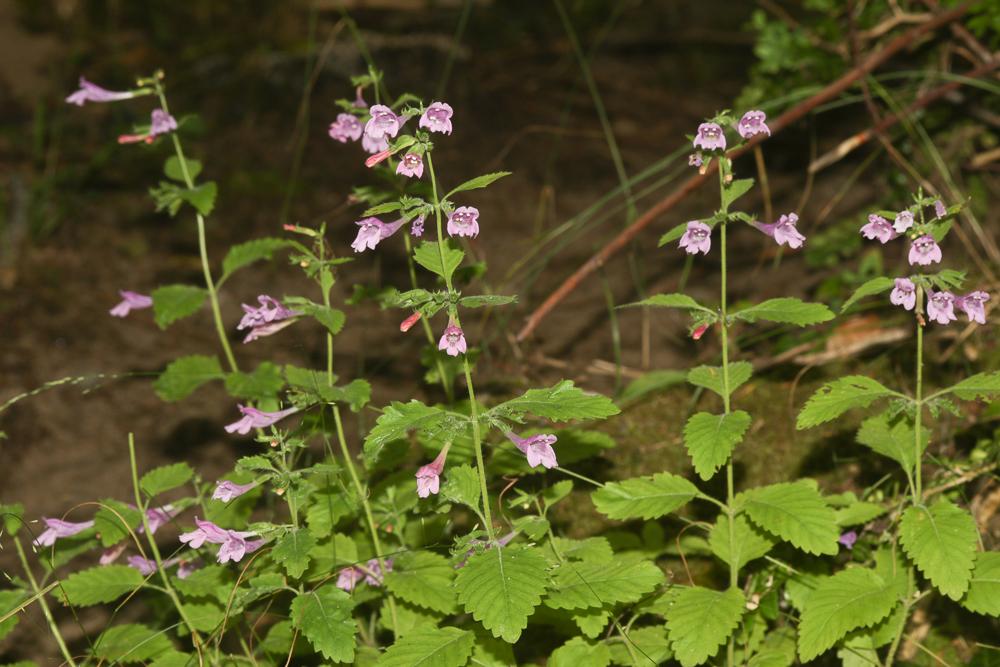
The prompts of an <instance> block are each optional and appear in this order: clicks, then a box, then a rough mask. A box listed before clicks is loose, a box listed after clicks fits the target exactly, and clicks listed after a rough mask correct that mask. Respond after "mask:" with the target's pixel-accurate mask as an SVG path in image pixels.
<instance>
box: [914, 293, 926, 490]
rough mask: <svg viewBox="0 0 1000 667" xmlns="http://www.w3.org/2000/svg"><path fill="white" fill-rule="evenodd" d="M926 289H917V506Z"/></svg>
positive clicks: (915, 463)
mask: <svg viewBox="0 0 1000 667" xmlns="http://www.w3.org/2000/svg"><path fill="white" fill-rule="evenodd" d="M923 302H924V289H923V288H922V287H918V288H917V307H916V309H915V310H916V313H917V369H916V370H917V395H916V411H915V413H914V416H913V467H914V471H913V478H914V482H915V484H914V486H915V488H914V497H913V504H914V505H917V504H919V503H921V502H923V486H922V484H923V482H922V474H921V468H922V466H921V465H920V459H921V454H922V452H921V451H920V429H921V421H922V419H923V411H924V400H923V393H924V324H923V315H922V314H921V313H922V311H923V305H924V303H923Z"/></svg>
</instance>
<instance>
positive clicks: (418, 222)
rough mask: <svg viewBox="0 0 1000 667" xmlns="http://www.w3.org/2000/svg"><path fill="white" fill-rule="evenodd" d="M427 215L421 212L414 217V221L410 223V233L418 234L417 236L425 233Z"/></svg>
mask: <svg viewBox="0 0 1000 667" xmlns="http://www.w3.org/2000/svg"><path fill="white" fill-rule="evenodd" d="M426 217H427V216H426V215H424V214H423V213H421V214H420V215H418V216H417V217H415V218H414V219H413V223H412V224H411V225H410V234H411V235H413V236H416V237H417V238H419V237H421V236H423V235H424V219H425V218H426Z"/></svg>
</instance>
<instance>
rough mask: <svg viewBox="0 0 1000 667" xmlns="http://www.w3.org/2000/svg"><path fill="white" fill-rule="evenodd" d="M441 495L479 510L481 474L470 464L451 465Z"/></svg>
mask: <svg viewBox="0 0 1000 667" xmlns="http://www.w3.org/2000/svg"><path fill="white" fill-rule="evenodd" d="M446 475H447V477H446V480H445V483H444V486H442V487H441V496H442V497H443V498H445V499H447V500H449V501H451V502H453V503H462V504H463V505H465V506H467V507H471V508H472V509H473V510H475V511H477V512H478V511H479V496H480V490H479V474H478V473H477V472H476V469H475V468H473V467H472V466H470V465H459V466H449V467H448V469H447V471H446Z"/></svg>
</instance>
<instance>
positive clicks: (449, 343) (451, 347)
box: [438, 322, 467, 357]
mask: <svg viewBox="0 0 1000 667" xmlns="http://www.w3.org/2000/svg"><path fill="white" fill-rule="evenodd" d="M438 349H439V350H444V351H445V352H446V353H447V354H448V356H449V357H457V356H458V355H460V354H465V351H466V349H467V347H466V344H465V332H463V331H462V329H461V328H459V327H457V326H455V323H454V322H450V323H449V324H448V326H447V327H445V330H444V333H443V334H441V340H439V341H438Z"/></svg>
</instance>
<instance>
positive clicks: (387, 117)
mask: <svg viewBox="0 0 1000 667" xmlns="http://www.w3.org/2000/svg"><path fill="white" fill-rule="evenodd" d="M368 111H369V113H371V118H369V119H368V122H367V123H366V124H365V136H366V137H369V138H371V139H386V138H387V137H395V136H396V135H397V134H398V133H399V116H397V115H396V114H395V112H393V110H392V109H390V108H389V107H387V106H385V105H384V104H373V105H372V107H371V109H369V110H368Z"/></svg>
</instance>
